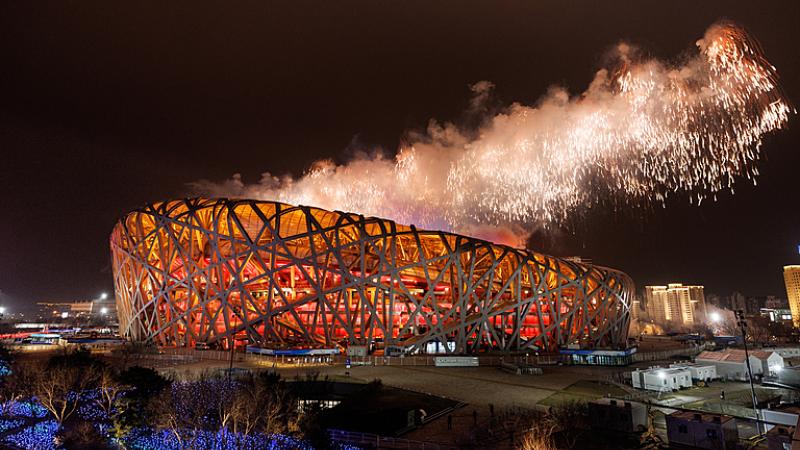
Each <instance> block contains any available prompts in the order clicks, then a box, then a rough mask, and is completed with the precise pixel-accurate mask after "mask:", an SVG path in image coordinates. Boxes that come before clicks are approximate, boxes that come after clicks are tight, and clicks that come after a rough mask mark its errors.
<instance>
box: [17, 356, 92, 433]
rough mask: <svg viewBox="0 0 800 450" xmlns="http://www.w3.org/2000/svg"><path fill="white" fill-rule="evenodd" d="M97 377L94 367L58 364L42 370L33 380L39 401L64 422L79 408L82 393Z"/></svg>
mask: <svg viewBox="0 0 800 450" xmlns="http://www.w3.org/2000/svg"><path fill="white" fill-rule="evenodd" d="M96 379H97V373H96V369H95V368H93V367H73V366H67V365H56V366H53V367H49V368H48V369H47V370H44V369H42V370H41V371H40V373H39V375H38V376H37V377H36V378H35V380H33V392H34V394H35V395H36V398H37V399H38V400H39V403H41V405H42V406H43V407H44V408H45V409H47V410H48V411H49V412H50V414H52V415H53V417H54V418H55V419H56V421H57V422H58V423H59V424H62V423H64V421H65V420H67V419H68V418H69V417H70V416H71V415H72V413H74V412H75V410H76V409H77V407H78V405H79V403H80V398H81V393H82V392H83V391H84V390H85V389H87V388H88V387H90V386H92V385H93V384H94V383H95V381H96Z"/></svg>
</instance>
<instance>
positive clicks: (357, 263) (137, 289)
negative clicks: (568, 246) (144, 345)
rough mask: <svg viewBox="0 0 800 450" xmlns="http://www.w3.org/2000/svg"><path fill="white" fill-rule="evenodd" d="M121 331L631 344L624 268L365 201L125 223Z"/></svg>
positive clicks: (214, 206) (523, 344)
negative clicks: (347, 206)
mask: <svg viewBox="0 0 800 450" xmlns="http://www.w3.org/2000/svg"><path fill="white" fill-rule="evenodd" d="M111 254H112V259H113V268H114V283H115V289H116V300H117V310H118V313H119V323H120V333H121V334H122V335H123V336H125V337H127V338H129V339H132V340H136V341H148V342H155V343H157V344H159V345H179V346H180V345H186V346H190V345H193V344H194V343H196V342H208V343H213V342H219V343H220V344H221V345H228V343H229V342H230V341H231V340H232V339H236V340H240V339H241V340H247V341H248V342H249V343H250V344H255V345H262V346H272V347H275V346H303V347H333V346H336V345H348V344H359V345H368V344H373V343H375V342H380V341H383V343H384V345H395V346H399V347H403V348H405V349H407V350H415V349H419V348H423V347H424V346H425V345H426V344H427V343H428V342H439V343H442V344H444V343H447V344H446V345H442V347H444V348H445V349H446V350H447V351H449V352H455V353H474V352H477V351H481V350H485V349H489V348H492V349H500V350H507V351H517V350H526V349H539V350H545V351H554V350H556V349H557V348H558V347H560V346H565V345H569V344H580V345H582V346H584V347H605V348H609V347H611V348H619V347H623V346H624V345H625V344H626V340H627V333H628V324H629V304H630V300H631V295H632V290H633V285H632V282H631V280H630V278H629V277H628V276H627V275H625V274H624V273H622V272H619V271H616V270H612V269H608V268H603V267H598V266H594V265H589V264H583V263H579V262H574V261H571V260H564V259H559V258H554V257H551V256H546V255H542V254H539V253H532V252H528V251H524V250H518V249H514V248H511V247H507V246H502V245H495V244H491V243H489V242H486V241H483V240H479V239H473V238H469V237H465V236H460V235H456V234H451V233H445V232H440V231H422V230H417V229H415V228H414V227H413V226H405V225H398V224H396V223H394V222H392V221H389V220H384V219H378V218H369V217H364V216H360V215H356V214H347V213H341V212H331V211H325V210H321V209H317V208H311V207H304V206H299V207H298V206H290V205H286V204H281V203H274V202H263V201H255V200H228V199H187V200H180V201H169V202H164V203H157V204H153V205H148V206H146V207H144V208H141V209H138V210H135V211H133V212H131V213H129V214H128V215H126V216H125V217H124V218H123V219H122V220H120V222H119V223H118V224H117V225H116V227H115V228H114V231H113V233H112V235H111Z"/></svg>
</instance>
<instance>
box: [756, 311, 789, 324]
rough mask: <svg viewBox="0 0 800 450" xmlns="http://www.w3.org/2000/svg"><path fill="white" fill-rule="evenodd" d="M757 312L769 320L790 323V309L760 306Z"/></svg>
mask: <svg viewBox="0 0 800 450" xmlns="http://www.w3.org/2000/svg"><path fill="white" fill-rule="evenodd" d="M758 313H759V314H760V315H761V317H765V318H767V319H769V321H770V322H788V323H789V324H791V323H792V311H791V310H790V309H772V308H761V310H760V311H759V312H758Z"/></svg>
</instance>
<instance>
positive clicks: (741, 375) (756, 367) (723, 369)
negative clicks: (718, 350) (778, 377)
mask: <svg viewBox="0 0 800 450" xmlns="http://www.w3.org/2000/svg"><path fill="white" fill-rule="evenodd" d="M696 362H697V363H698V364H713V365H714V366H715V367H716V368H717V375H718V376H719V377H720V378H724V379H726V380H739V381H746V380H747V364H745V362H744V361H742V362H736V361H715V360H702V359H699V358H698V359H697V360H696ZM750 366H751V369H752V370H753V375H761V374H763V373H764V366H763V364H762V363H761V360H759V359H758V358H756V357H755V356H750Z"/></svg>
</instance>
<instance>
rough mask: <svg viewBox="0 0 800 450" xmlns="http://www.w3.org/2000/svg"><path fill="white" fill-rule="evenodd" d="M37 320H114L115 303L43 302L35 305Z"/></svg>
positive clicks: (100, 301) (101, 301)
mask: <svg viewBox="0 0 800 450" xmlns="http://www.w3.org/2000/svg"><path fill="white" fill-rule="evenodd" d="M36 306H37V307H38V311H37V319H38V320H41V321H49V320H55V319H58V320H64V319H93V318H94V319H97V318H103V319H107V320H112V321H113V320H116V317H117V309H116V303H115V302H114V300H113V299H111V300H107V299H106V300H103V299H97V300H79V301H74V302H54V301H44V302H38V303H36Z"/></svg>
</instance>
